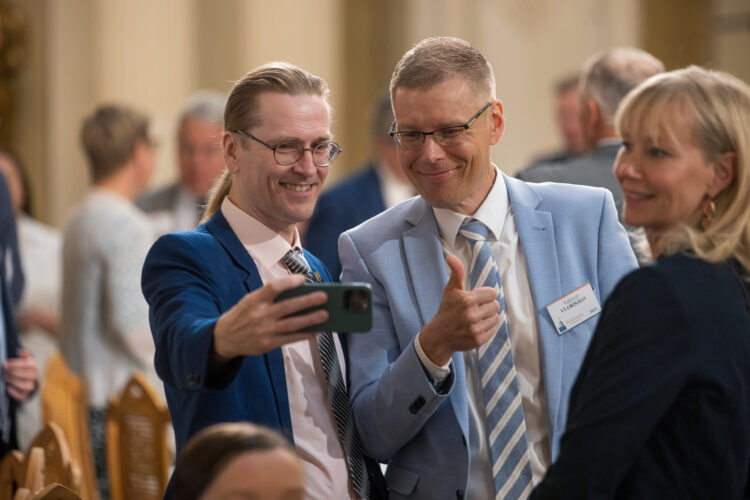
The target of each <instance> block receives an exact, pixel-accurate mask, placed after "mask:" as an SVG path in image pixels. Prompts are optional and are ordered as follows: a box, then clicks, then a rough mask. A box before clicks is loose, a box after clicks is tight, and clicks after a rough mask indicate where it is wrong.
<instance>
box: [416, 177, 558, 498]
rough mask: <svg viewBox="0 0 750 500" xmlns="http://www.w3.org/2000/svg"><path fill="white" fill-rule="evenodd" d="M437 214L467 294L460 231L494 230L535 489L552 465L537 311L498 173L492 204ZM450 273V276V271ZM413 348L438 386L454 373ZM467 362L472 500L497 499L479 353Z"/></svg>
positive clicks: (466, 257) (467, 355)
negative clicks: (471, 226)
mask: <svg viewBox="0 0 750 500" xmlns="http://www.w3.org/2000/svg"><path fill="white" fill-rule="evenodd" d="M433 212H434V214H435V219H436V220H437V224H438V230H439V232H440V242H441V245H442V247H443V252H444V254H446V255H449V254H452V255H455V256H456V257H458V258H459V259H460V260H461V263H462V264H463V265H464V269H465V270H466V275H465V280H464V288H465V289H467V290H468V289H469V262H470V258H471V257H470V256H471V247H470V245H469V243H468V242H467V241H466V239H465V238H463V237H460V236H458V230H459V228H460V226H461V224H462V223H463V222H464V220H465V219H467V218H472V219H476V220H478V221H480V222H481V223H483V224H484V225H485V226H487V227H488V228H489V234H488V235H487V244H488V245H489V247H490V251H491V252H492V255H493V257H494V258H495V262H496V263H497V267H498V269H499V271H500V275H501V278H502V281H503V291H504V293H505V308H506V314H507V318H508V329H509V336H510V343H511V348H512V351H513V361H514V364H515V367H516V372H517V375H518V384H519V390H520V393H521V404H522V406H523V413H524V420H525V423H526V437H527V439H528V441H529V456H530V460H531V470H532V473H533V481H534V484H536V483H538V482H539V481H541V479H542V477H544V473H545V471H546V470H547V467H549V465H550V462H551V453H550V443H549V423H548V418H547V415H548V413H547V401H546V398H545V392H544V387H543V378H542V369H541V363H540V356H539V341H538V338H539V332H538V327H537V320H536V308H535V305H534V300H533V299H532V296H531V288H530V286H529V279H528V275H527V271H526V261H525V259H524V256H523V249H522V248H521V242H520V241H519V239H518V229H517V227H516V222H515V218H514V217H513V211H512V209H511V207H510V202H509V199H508V191H507V188H506V187H505V182H504V181H503V177H502V175H500V174H499V173H496V176H495V182H494V184H493V186H492V189H491V190H490V192H489V194H488V195H487V198H486V199H485V200H484V202H482V205H481V206H480V207H479V209H478V210H477V211H476V213H474V215H472V216H471V217H467V216H466V215H463V214H459V213H457V212H454V211H452V210H449V209H441V208H433ZM448 272H449V273H450V270H448ZM414 345H415V348H416V350H417V354H418V356H419V358H420V360H421V361H422V363H423V364H424V366H425V368H426V369H427V370H428V372H429V373H430V375H431V376H432V377H433V379H434V380H435V384H436V385H439V384H440V383H442V381H444V380H445V378H446V377H447V376H448V374H449V373H450V365H445V366H438V365H435V364H434V363H432V362H431V361H430V360H429V358H427V356H426V355H425V354H424V351H423V350H422V348H421V345H420V344H419V336H417V337H416V339H415V343H414ZM464 361H465V365H466V386H467V391H468V399H469V432H470V436H469V450H470V451H469V452H470V455H471V457H470V461H471V466H470V470H469V485H468V489H467V498H492V497H494V485H493V479H492V468H491V466H490V464H491V463H492V460H491V458H490V448H489V441H488V438H487V415H486V412H485V408H484V400H483V398H482V386H481V383H480V376H479V360H478V356H477V351H476V349H472V350H471V351H466V352H464Z"/></svg>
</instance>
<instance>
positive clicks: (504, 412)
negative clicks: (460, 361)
mask: <svg viewBox="0 0 750 500" xmlns="http://www.w3.org/2000/svg"><path fill="white" fill-rule="evenodd" d="M458 232H459V234H461V235H462V236H463V237H464V238H466V239H467V240H468V242H469V244H470V245H471V261H470V263H469V286H470V288H471V289H472V290H473V289H475V288H479V287H484V286H487V287H491V288H495V289H496V290H497V300H498V302H500V326H499V327H498V329H497V331H496V332H495V335H494V336H493V337H492V338H491V339H490V340H489V341H488V342H487V343H485V344H484V345H482V346H480V347H479V348H478V349H477V353H478V355H479V373H480V375H481V382H482V396H483V399H484V405H485V410H486V413H487V437H488V438H489V442H490V452H491V454H492V477H493V480H494V482H495V498H496V499H498V500H499V499H503V500H505V499H507V500H515V499H524V498H527V497H528V496H529V494H530V493H531V488H532V481H531V478H532V476H531V464H530V463H529V445H528V440H527V439H526V423H525V421H524V418H523V408H522V406H521V394H520V392H519V390H518V379H517V376H516V368H515V366H514V364H513V352H512V350H511V346H510V338H509V337H508V321H507V317H506V315H505V295H504V294H503V283H502V280H501V278H500V272H499V271H498V269H497V264H496V263H495V259H494V258H493V257H492V253H491V252H490V247H489V245H487V227H486V226H485V225H484V224H482V223H481V222H479V221H477V220H474V219H467V220H466V221H464V223H463V224H461V228H460V229H459V231H458Z"/></svg>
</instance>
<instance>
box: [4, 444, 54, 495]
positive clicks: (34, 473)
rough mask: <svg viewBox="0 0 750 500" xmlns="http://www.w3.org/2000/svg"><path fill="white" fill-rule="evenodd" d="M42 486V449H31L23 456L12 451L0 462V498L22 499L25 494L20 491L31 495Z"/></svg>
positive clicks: (18, 452)
mask: <svg viewBox="0 0 750 500" xmlns="http://www.w3.org/2000/svg"><path fill="white" fill-rule="evenodd" d="M43 485H44V450H43V449H41V448H39V447H32V448H30V449H29V452H28V453H27V454H26V455H25V456H24V455H23V453H21V452H20V451H18V450H13V451H11V452H10V453H8V454H7V455H5V457H4V458H3V460H2V462H0V498H14V499H15V498H17V497H20V498H23V495H24V494H25V493H24V491H22V490H26V491H28V492H29V494H31V492H32V491H37V490H39V489H41V487H42V486H43ZM14 492H15V495H14ZM19 492H20V493H19Z"/></svg>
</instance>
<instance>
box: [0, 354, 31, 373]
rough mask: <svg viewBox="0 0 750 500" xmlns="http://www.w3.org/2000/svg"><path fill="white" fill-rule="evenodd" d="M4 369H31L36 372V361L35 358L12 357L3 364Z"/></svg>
mask: <svg viewBox="0 0 750 500" xmlns="http://www.w3.org/2000/svg"><path fill="white" fill-rule="evenodd" d="M3 369H4V370H13V371H17V370H30V371H33V372H36V369H37V367H36V362H35V361H34V359H33V358H25V357H24V358H10V359H9V360H7V361H6V362H5V364H3Z"/></svg>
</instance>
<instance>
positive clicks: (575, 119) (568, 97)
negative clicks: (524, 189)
mask: <svg viewBox="0 0 750 500" xmlns="http://www.w3.org/2000/svg"><path fill="white" fill-rule="evenodd" d="M578 80H579V77H578V75H572V76H567V77H565V78H563V79H561V80H558V81H557V83H556V84H555V123H556V125H557V129H558V130H559V132H560V135H561V137H562V139H563V144H564V148H563V149H562V150H559V151H555V152H554V153H550V154H547V155H544V156H541V157H539V158H537V159H535V160H534V161H533V162H531V164H530V165H529V166H528V167H526V169H528V168H531V167H534V166H536V165H541V164H545V163H553V162H559V161H567V160H569V159H571V158H575V157H577V156H580V155H582V154H583V153H584V152H585V150H586V148H585V145H584V142H583V129H582V128H581V119H580V113H581V96H580V94H579V93H578ZM524 170H525V169H524Z"/></svg>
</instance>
